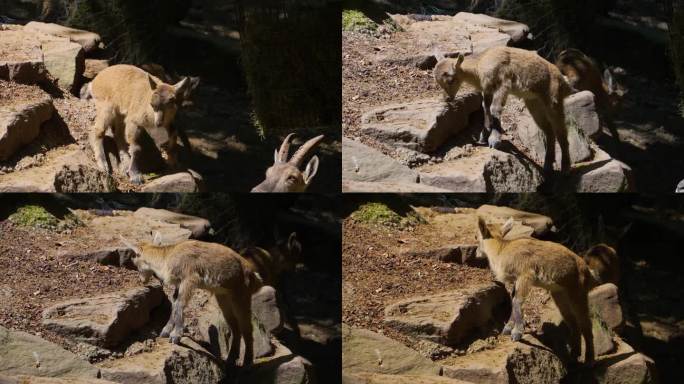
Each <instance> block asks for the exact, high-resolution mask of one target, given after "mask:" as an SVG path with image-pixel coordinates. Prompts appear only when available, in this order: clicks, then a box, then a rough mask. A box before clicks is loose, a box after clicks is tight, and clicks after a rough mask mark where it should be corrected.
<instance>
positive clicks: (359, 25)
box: [342, 9, 378, 33]
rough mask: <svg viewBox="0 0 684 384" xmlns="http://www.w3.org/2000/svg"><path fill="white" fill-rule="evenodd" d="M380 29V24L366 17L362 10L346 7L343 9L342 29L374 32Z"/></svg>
mask: <svg viewBox="0 0 684 384" xmlns="http://www.w3.org/2000/svg"><path fill="white" fill-rule="evenodd" d="M377 29H378V24H377V23H376V22H374V21H373V20H371V19H369V18H368V17H366V15H364V14H363V12H361V11H357V10H355V9H345V10H343V11H342V30H343V31H354V32H366V33H373V32H375V31H376V30H377Z"/></svg>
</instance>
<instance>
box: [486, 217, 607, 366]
mask: <svg viewBox="0 0 684 384" xmlns="http://www.w3.org/2000/svg"><path fill="white" fill-rule="evenodd" d="M512 228H513V220H512V219H509V220H508V221H507V222H506V223H505V224H504V225H503V226H501V229H500V231H496V230H495V231H490V230H489V227H488V226H487V223H486V222H485V220H484V219H483V218H482V217H478V229H479V231H478V240H479V246H478V249H477V252H478V256H480V255H485V256H486V257H487V259H488V261H489V266H490V268H491V269H492V271H493V272H494V275H495V277H496V279H497V280H498V281H501V282H504V283H513V284H514V285H513V292H512V297H513V299H512V304H513V309H512V311H511V317H510V319H509V320H508V322H507V323H506V326H505V327H504V329H503V334H511V336H512V338H513V340H516V341H517V340H520V338H521V337H522V334H523V330H524V323H523V313H522V309H521V306H522V304H523V302H524V301H525V298H526V297H527V294H528V293H529V291H530V288H531V287H533V286H536V287H541V288H544V289H546V290H547V291H549V293H550V294H551V297H552V298H553V301H554V302H555V303H556V306H557V307H558V309H559V311H560V313H561V315H562V316H563V321H565V323H566V324H567V325H568V327H569V328H570V334H571V340H570V349H571V351H570V353H571V356H572V357H573V358H575V359H577V358H578V357H579V356H580V354H581V336H584V343H585V359H584V361H585V363H586V364H592V363H593V361H594V343H593V336H592V331H591V318H590V315H589V306H588V298H587V293H588V291H589V289H590V288H591V280H592V277H591V273H590V272H589V269H588V268H587V265H586V264H585V263H584V261H583V260H582V259H581V258H580V257H579V256H577V255H576V254H575V253H573V252H572V251H571V250H569V249H567V248H566V247H564V246H562V245H560V244H558V243H553V242H549V241H542V240H537V239H534V238H531V237H526V238H517V239H514V240H506V239H505V236H506V234H507V233H508V232H509V231H510V230H511V229H512Z"/></svg>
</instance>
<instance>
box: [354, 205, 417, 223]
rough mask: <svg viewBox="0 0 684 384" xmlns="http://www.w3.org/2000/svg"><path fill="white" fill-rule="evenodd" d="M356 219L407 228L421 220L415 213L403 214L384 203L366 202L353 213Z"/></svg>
mask: <svg viewBox="0 0 684 384" xmlns="http://www.w3.org/2000/svg"><path fill="white" fill-rule="evenodd" d="M351 216H352V218H353V219H354V220H357V221H359V222H362V223H367V224H379V225H385V226H388V227H397V228H406V227H412V226H415V225H416V224H418V223H420V222H421V218H420V217H419V216H418V215H416V214H415V213H412V212H411V213H408V214H407V215H406V216H401V215H399V214H398V213H396V212H394V211H393V210H392V209H390V208H389V207H388V206H387V205H385V204H383V203H376V202H372V203H365V204H363V205H361V206H360V207H359V208H358V209H357V210H356V211H354V212H353V213H352V214H351Z"/></svg>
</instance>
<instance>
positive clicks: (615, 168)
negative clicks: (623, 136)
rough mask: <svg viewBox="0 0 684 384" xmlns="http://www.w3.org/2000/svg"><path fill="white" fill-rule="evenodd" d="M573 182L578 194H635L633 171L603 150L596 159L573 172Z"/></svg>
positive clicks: (598, 152)
mask: <svg viewBox="0 0 684 384" xmlns="http://www.w3.org/2000/svg"><path fill="white" fill-rule="evenodd" d="M572 173H573V175H572V179H571V182H572V183H573V184H574V185H575V191H576V192H585V193H587V192H588V193H618V192H633V191H634V179H633V176H632V169H631V168H630V167H629V166H628V165H627V164H625V163H623V162H621V161H619V160H615V159H613V158H611V157H610V155H608V154H607V153H605V152H604V151H603V150H600V149H599V150H598V151H597V152H596V154H595V156H594V158H593V159H592V160H591V161H590V162H587V163H584V164H582V165H581V166H580V167H578V168H577V169H573V171H572Z"/></svg>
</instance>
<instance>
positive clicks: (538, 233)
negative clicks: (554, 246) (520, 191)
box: [476, 204, 557, 237]
mask: <svg viewBox="0 0 684 384" xmlns="http://www.w3.org/2000/svg"><path fill="white" fill-rule="evenodd" d="M476 212H477V215H478V216H483V217H485V218H486V220H487V222H488V223H500V224H503V223H505V222H506V220H508V219H509V218H511V217H512V218H513V219H514V220H515V221H520V222H522V224H523V225H526V226H528V227H532V228H533V229H534V233H533V236H535V237H543V236H546V235H547V234H549V233H550V232H556V230H557V229H556V226H555V225H553V220H552V219H551V218H550V217H548V216H544V215H540V214H538V213H532V212H526V211H521V210H518V209H514V208H509V207H500V206H497V205H488V204H484V205H481V206H479V207H478V208H477V211H476Z"/></svg>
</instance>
